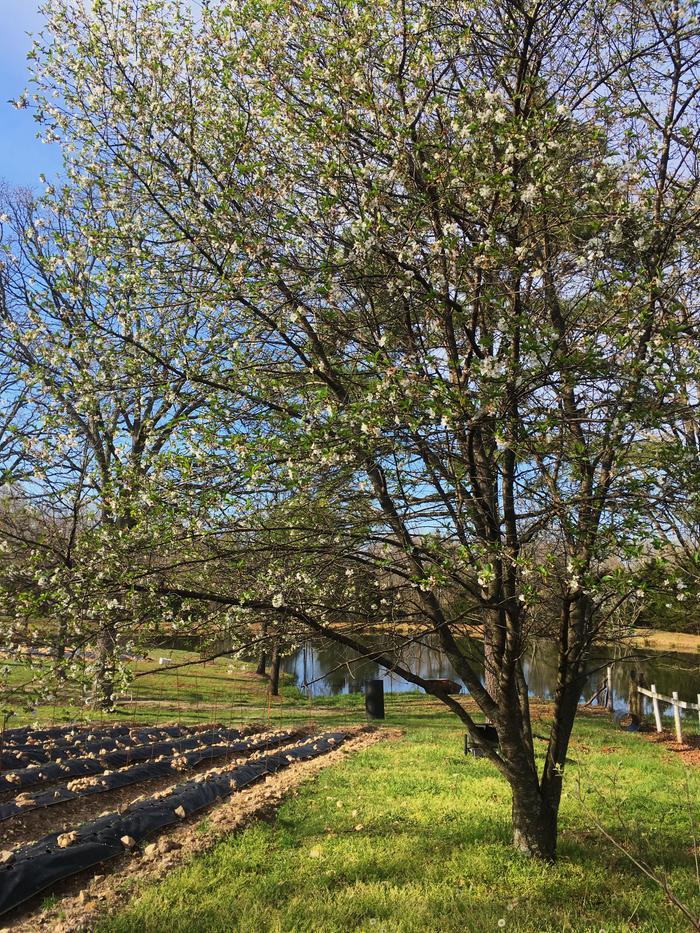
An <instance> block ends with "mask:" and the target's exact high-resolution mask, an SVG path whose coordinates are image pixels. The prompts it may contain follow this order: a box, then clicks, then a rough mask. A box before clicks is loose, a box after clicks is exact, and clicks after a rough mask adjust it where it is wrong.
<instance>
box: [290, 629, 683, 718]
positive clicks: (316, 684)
mask: <svg viewBox="0 0 700 933" xmlns="http://www.w3.org/2000/svg"><path fill="white" fill-rule="evenodd" d="M372 644H377V646H379V644H380V642H379V641H378V640H377V641H376V642H372ZM464 646H465V647H468V648H469V650H470V653H471V654H472V656H473V657H474V658H475V659H476V661H475V663H477V664H479V666H480V667H481V669H482V672H483V662H479V661H478V658H479V655H482V656H483V648H482V646H481V643H479V642H475V641H471V640H469V641H467V640H465V642H464ZM355 658H356V655H355V653H354V652H353V651H351V650H349V649H347V648H344V647H343V646H342V645H337V644H335V643H333V642H329V641H325V640H324V641H309V642H308V643H307V644H306V646H305V647H303V648H300V649H299V650H298V651H296V652H295V653H294V654H292V655H289V656H288V657H286V658H285V659H284V661H283V664H282V667H283V669H284V670H285V671H287V672H288V673H291V674H293V675H294V678H295V683H296V684H297V686H299V687H300V688H302V689H306V690H307V692H309V693H310V694H311V695H312V696H315V697H322V696H332V695H335V694H339V693H357V692H362V691H363V690H364V687H365V685H366V683H367V682H368V681H370V680H375V679H380V678H381V679H382V680H383V681H384V690H385V692H387V693H404V692H407V691H411V690H412V691H415V690H416V689H417V688H416V686H415V684H411V683H409V682H408V681H406V680H404V679H403V678H402V677H399V676H397V675H396V674H395V673H392V672H391V671H388V670H386V669H385V668H382V667H380V666H379V665H378V664H376V663H375V662H373V661H368V660H366V659H362V660H359V661H356V660H355ZM401 659H402V661H403V664H404V666H406V667H408V668H409V669H410V670H413V671H415V672H416V673H417V674H419V675H420V676H421V677H426V678H443V677H447V678H449V679H450V680H455V681H457V682H461V680H460V678H459V677H458V676H457V674H456V672H455V670H454V668H453V667H452V665H451V664H450V661H449V659H448V658H447V656H446V655H445V653H444V652H443V651H442V650H441V649H440V648H439V647H438V646H437V645H436V644H435V643H428V644H418V643H412V644H410V645H409V646H406V647H403V648H402V651H401ZM610 661H613V662H614V664H613V677H612V681H613V705H614V709H615V712H616V713H624V712H626V711H627V709H628V694H629V686H630V676H629V672H630V669H634V670H636V671H641V672H642V673H643V674H644V677H645V678H646V682H647V685H651V684H655V685H656V689H657V690H658V691H659V693H663V694H666V695H667V696H670V695H671V692H672V691H673V690H677V691H678V695H679V697H680V699H682V700H690V701H691V702H693V703H696V702H698V700H697V697H698V694H699V693H700V656H699V655H698V654H691V653H687V654H680V653H673V652H663V653H661V652H653V651H651V650H650V649H647V648H642V649H638V650H636V651H633V650H629V649H627V650H626V651H621V650H619V649H618V650H617V653H614V652H613V651H605V650H603V649H600V650H598V651H597V652H596V653H595V654H594V655H593V656H592V657H591V658H590V660H589V661H588V663H587V665H586V679H585V683H584V688H583V691H582V694H581V702H585V701H586V700H588V699H589V698H590V697H591V696H592V695H593V694H594V693H595V691H596V689H597V687H598V686H599V684H600V682H601V681H602V679H603V678H604V677H605V668H606V665H607V664H608V663H609V662H610ZM523 666H524V670H525V679H526V680H527V683H528V686H529V689H530V695H531V696H533V697H540V698H542V699H551V697H552V696H553V692H554V686H555V681H556V651H555V646H554V645H553V644H552V643H550V642H547V641H545V640H536V641H535V642H534V643H533V645H532V647H531V648H530V649H529V651H528V652H527V655H526V656H525V658H524V663H523ZM305 685H307V686H306V687H305ZM462 692H463V693H466V692H467V691H466V688H464V687H462ZM661 710H662V714H663V715H664V716H668V717H671V716H672V710H671V707H670V706H664V705H663V704H662V706H661ZM645 712H647V713H651V701H645ZM686 715H687V716H690V717H695V719H696V720H697V713H695V712H688V713H686Z"/></svg>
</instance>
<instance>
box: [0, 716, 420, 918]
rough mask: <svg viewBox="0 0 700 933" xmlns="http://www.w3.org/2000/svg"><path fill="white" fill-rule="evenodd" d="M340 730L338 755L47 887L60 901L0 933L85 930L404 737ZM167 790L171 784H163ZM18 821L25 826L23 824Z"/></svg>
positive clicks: (294, 769)
mask: <svg viewBox="0 0 700 933" xmlns="http://www.w3.org/2000/svg"><path fill="white" fill-rule="evenodd" d="M344 731H349V732H351V733H352V734H351V736H350V738H349V739H348V740H347V741H346V742H344V743H343V745H342V746H340V747H339V748H338V749H336V750H334V751H332V752H328V753H326V754H325V755H321V756H320V757H319V758H314V759H312V760H310V761H304V762H300V763H298V764H295V765H292V766H291V767H289V768H286V769H285V770H284V771H281V772H280V773H278V774H274V775H268V776H267V777H266V778H265V779H264V780H262V781H260V782H258V783H257V784H254V785H252V786H251V787H249V788H246V789H245V790H242V791H239V792H237V793H235V794H234V795H232V797H230V798H229V799H228V800H226V801H224V802H222V803H220V804H218V805H215V806H213V807H211V808H210V809H209V810H206V811H200V812H199V813H197V814H193V815H192V816H191V817H190V818H189V819H187V820H184V821H183V822H182V823H179V824H178V825H176V826H173V827H171V828H170V829H168V830H165V831H164V832H163V833H161V834H160V835H159V836H158V838H157V840H156V841H155V843H152V844H150V845H145V846H144V847H139V848H137V849H135V850H134V851H133V852H131V853H127V854H124V855H122V856H120V857H119V858H116V859H114V860H113V861H111V862H108V863H106V864H102V865H100V866H99V869H98V870H97V872H95V871H93V870H90V871H87V872H82V873H81V874H80V875H76V876H74V877H73V878H69V879H66V881H64V882H62V883H61V884H60V885H56V886H55V887H54V888H53V889H52V891H51V894H52V895H53V897H54V898H56V897H58V900H57V901H53V902H52V904H51V906H50V907H48V908H47V909H44V910H42V903H43V902H44V901H45V899H46V893H44V894H40V895H37V897H35V898H33V899H32V900H31V901H29V902H27V904H25V905H23V906H22V907H20V908H18V910H17V911H15V912H14V913H13V914H11V915H9V916H8V917H7V918H4V926H2V927H1V928H0V933H8V931H10V930H12V931H17V933H36V931H39V930H41V931H51V933H74V931H75V933H78V931H88V930H90V929H92V927H93V926H94V923H95V922H96V919H97V918H98V917H99V916H100V915H101V914H103V913H106V912H112V911H114V910H116V909H118V908H119V907H120V906H121V905H123V904H125V903H126V902H127V900H129V899H130V898H131V897H133V890H134V887H135V885H136V883H137V882H142V881H146V882H153V881H157V880H158V879H160V878H162V877H164V876H165V875H166V874H168V873H169V872H171V871H172V870H173V869H174V868H176V867H177V866H179V865H181V864H183V863H184V862H186V861H188V860H189V859H191V858H192V857H193V856H194V855H198V854H201V853H202V852H204V851H206V850H207V849H210V848H211V847H212V846H214V845H215V844H216V843H217V842H218V841H219V840H220V839H221V838H222V837H223V836H225V835H227V834H228V833H231V832H233V831H235V830H237V829H241V828H242V827H244V826H246V825H247V824H248V823H250V822H252V821H253V820H256V819H270V818H271V817H272V816H273V815H274V813H275V812H276V810H277V808H278V806H279V805H280V803H281V802H282V801H283V799H284V798H285V797H286V796H288V795H289V794H293V793H295V792H296V788H297V787H298V786H299V785H300V784H301V783H303V782H304V781H308V780H310V779H311V778H313V777H314V776H315V775H316V774H318V773H319V771H321V770H322V769H323V768H328V767H330V766H331V765H334V764H337V763H338V762H340V761H342V760H343V759H344V758H345V757H346V756H347V755H350V754H352V753H354V752H357V751H360V750H361V749H363V748H367V747H368V746H370V745H372V744H374V743H375V742H377V741H379V740H381V739H397V738H399V737H400V736H401V735H402V732H401V730H398V729H385V728H382V729H376V728H373V727H367V726H361V727H356V728H353V729H349V730H344ZM258 754H264V753H258ZM251 757H257V756H251ZM209 770H211V771H216V770H221V769H220V768H217V769H209ZM172 784H173V781H172V779H171V780H170V781H169V782H167V784H166V786H170V785H172ZM126 790H128V789H127V788H123V789H122V792H123V791H126ZM149 791H151V792H155V787H152V788H149ZM117 793H120V792H117ZM141 793H142V792H141ZM141 793H139V791H138V788H134V789H133V796H134V797H136V796H141ZM107 796H108V795H106V794H105V795H99V796H98V797H97V798H94V799H95V800H96V801H97V802H99V803H100V804H101V805H100V806H99V809H98V812H102V811H103V810H105V809H111V810H113V809H115V806H114V803H113V801H110V803H109V804H108V805H107V804H106V802H105V798H106V797H107ZM127 805H128V803H127V802H126V801H125V802H124V803H123V804H122V806H124V807H125V806H127ZM57 809H59V808H57ZM43 815H44V819H47V818H50V817H51V813H50V810H49V811H43ZM95 815H97V814H95ZM56 817H58V813H57V814H56ZM90 818H91V817H90V816H89V815H88V816H83V814H82V813H80V814H73V819H72V820H71V821H70V822H71V824H72V828H75V825H76V822H83V821H84V820H86V819H90ZM203 819H206V820H207V823H208V829H207V832H206V833H203V832H201V831H200V830H198V829H197V827H198V826H199V825H200V824H201V823H202V820H203ZM23 821H24V822H26V818H25V819H24V820H23ZM57 828H59V824H58V823H54V824H53V825H52V826H49V828H48V829H46V830H45V831H47V832H50V831H51V830H53V829H57ZM13 844H16V843H13ZM0 922H3V921H0Z"/></svg>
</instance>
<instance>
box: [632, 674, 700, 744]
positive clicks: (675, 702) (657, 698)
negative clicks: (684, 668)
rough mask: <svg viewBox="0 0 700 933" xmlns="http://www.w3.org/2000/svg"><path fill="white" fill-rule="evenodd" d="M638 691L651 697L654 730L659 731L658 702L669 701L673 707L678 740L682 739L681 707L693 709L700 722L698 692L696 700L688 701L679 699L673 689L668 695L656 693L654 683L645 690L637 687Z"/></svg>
mask: <svg viewBox="0 0 700 933" xmlns="http://www.w3.org/2000/svg"><path fill="white" fill-rule="evenodd" d="M637 690H638V692H639V693H641V694H643V695H644V696H645V697H649V698H650V699H651V705H652V707H653V708H654V719H655V720H656V731H657V732H661V731H662V726H661V711H660V710H659V703H670V705H671V706H672V707H673V721H674V723H675V726H676V739H677V740H678V741H679V742H682V741H683V729H682V726H681V710H682V709H694V710H697V713H698V723H699V724H700V693H698V702H697V703H689V702H688V701H687V700H679V699H678V693H677V692H676V691H675V690H674V691H673V693H672V694H671V696H670V697H667V696H664V694H663V693H658V692H657V690H656V684H652V685H651V690H647V688H646V687H637Z"/></svg>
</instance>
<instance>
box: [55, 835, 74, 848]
mask: <svg viewBox="0 0 700 933" xmlns="http://www.w3.org/2000/svg"><path fill="white" fill-rule="evenodd" d="M77 839H78V834H77V833H75V832H71V833H61V835H60V836H59V837H58V839H57V840H56V843H57V845H58V846H59V848H61V849H67V848H68V846H72V845H73V843H74V842H76V841H77Z"/></svg>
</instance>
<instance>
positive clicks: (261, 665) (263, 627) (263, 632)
mask: <svg viewBox="0 0 700 933" xmlns="http://www.w3.org/2000/svg"><path fill="white" fill-rule="evenodd" d="M266 637H267V622H266V621H263V622H261V624H260V639H261V648H260V654H259V655H258V666H257V667H256V668H255V673H256V674H257V675H258V677H264V676H265V669H266V667H267V653H266V651H265V638H266Z"/></svg>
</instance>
